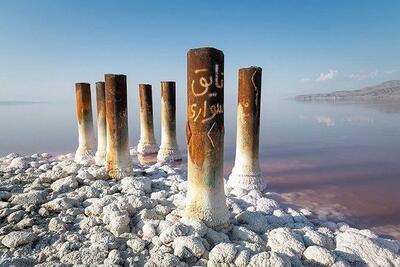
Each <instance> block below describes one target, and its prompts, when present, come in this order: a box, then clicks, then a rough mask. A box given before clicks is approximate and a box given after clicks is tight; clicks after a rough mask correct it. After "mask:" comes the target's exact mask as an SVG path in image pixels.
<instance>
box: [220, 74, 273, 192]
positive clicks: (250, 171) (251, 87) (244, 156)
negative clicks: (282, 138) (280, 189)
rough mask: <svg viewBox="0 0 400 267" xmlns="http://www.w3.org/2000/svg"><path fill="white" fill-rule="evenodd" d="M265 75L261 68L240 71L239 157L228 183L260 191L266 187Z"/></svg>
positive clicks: (237, 149)
mask: <svg viewBox="0 0 400 267" xmlns="http://www.w3.org/2000/svg"><path fill="white" fill-rule="evenodd" d="M261 72H262V69H261V68H260V67H250V68H243V69H240V70H239V94H238V109H237V136H236V158H235V166H234V167H233V170H232V174H231V175H230V176H229V180H228V185H229V186H231V187H239V188H245V189H258V190H260V191H262V190H264V189H265V188H266V181H265V179H263V177H262V176H261V170H260V163H259V158H258V151H259V132H260V108H261V106H260V105H261Z"/></svg>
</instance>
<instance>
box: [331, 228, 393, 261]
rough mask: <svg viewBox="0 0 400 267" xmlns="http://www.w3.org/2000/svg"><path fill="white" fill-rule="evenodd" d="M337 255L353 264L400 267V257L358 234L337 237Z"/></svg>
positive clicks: (340, 234) (341, 234) (349, 233)
mask: <svg viewBox="0 0 400 267" xmlns="http://www.w3.org/2000/svg"><path fill="white" fill-rule="evenodd" d="M335 252H336V254H337V255H339V256H340V257H341V258H343V259H345V260H347V261H349V262H350V263H352V264H360V263H362V264H367V265H368V266H400V256H399V255H397V254H396V253H394V252H393V251H392V250H390V249H388V248H385V247H382V246H379V244H378V243H377V242H374V240H373V239H371V238H369V237H367V236H365V235H362V234H360V233H356V232H344V233H339V234H338V235H337V236H336V250H335Z"/></svg>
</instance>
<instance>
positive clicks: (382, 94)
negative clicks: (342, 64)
mask: <svg viewBox="0 0 400 267" xmlns="http://www.w3.org/2000/svg"><path fill="white" fill-rule="evenodd" d="M294 99H295V100H297V101H371V100H400V80H393V81H387V82H384V83H381V84H378V85H374V86H368V87H364V88H361V89H358V90H349V91H336V92H332V93H326V94H309V95H298V96H296V97H295V98H294Z"/></svg>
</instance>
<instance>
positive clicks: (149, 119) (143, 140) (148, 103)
mask: <svg viewBox="0 0 400 267" xmlns="http://www.w3.org/2000/svg"><path fill="white" fill-rule="evenodd" d="M139 98H140V140H139V144H138V146H137V152H138V153H139V154H143V155H146V154H154V153H157V151H158V145H157V143H156V139H155V138H154V127H153V99H152V94H151V85H150V84H139Z"/></svg>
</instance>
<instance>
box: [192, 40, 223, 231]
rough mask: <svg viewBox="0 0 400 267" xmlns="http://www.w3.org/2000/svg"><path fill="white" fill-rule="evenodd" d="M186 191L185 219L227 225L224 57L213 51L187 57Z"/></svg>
mask: <svg viewBox="0 0 400 267" xmlns="http://www.w3.org/2000/svg"><path fill="white" fill-rule="evenodd" d="M187 61H188V62H187V77H188V79H187V97H188V107H187V124H186V137H187V144H188V191H187V206H186V216H188V217H189V218H198V219H201V220H203V221H204V222H205V223H206V224H207V225H208V226H211V227H212V226H217V225H222V224H225V223H227V221H228V210H227V206H226V198H225V192H224V178H223V165H224V54H223V52H222V51H220V50H217V49H215V48H210V47H207V48H198V49H191V50H189V52H188V54H187Z"/></svg>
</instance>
